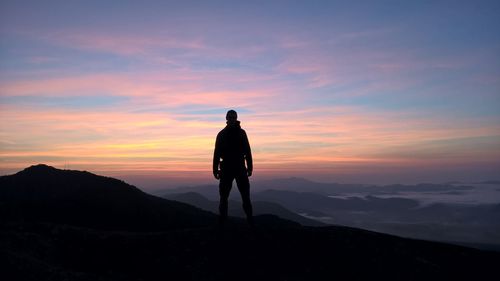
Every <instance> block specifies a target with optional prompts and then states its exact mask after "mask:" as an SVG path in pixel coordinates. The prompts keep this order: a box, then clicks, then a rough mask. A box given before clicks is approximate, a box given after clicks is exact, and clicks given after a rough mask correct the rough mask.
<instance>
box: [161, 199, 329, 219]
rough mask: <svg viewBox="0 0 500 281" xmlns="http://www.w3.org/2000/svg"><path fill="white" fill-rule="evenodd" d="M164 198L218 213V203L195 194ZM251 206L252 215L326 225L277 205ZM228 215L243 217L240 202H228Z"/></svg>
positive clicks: (258, 202)
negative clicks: (272, 216)
mask: <svg viewBox="0 0 500 281" xmlns="http://www.w3.org/2000/svg"><path fill="white" fill-rule="evenodd" d="M235 192H238V191H235ZM164 198H166V199H170V200H175V201H179V202H183V203H187V204H190V205H193V206H196V207H198V208H201V209H203V210H207V211H210V212H213V213H218V212H219V211H218V209H219V202H218V201H211V200H208V199H207V198H206V197H204V196H203V195H201V194H199V193H196V192H186V193H174V194H167V195H165V196H164ZM252 205H253V209H254V215H263V214H272V215H276V216H278V217H280V218H283V219H287V220H291V221H294V222H297V223H300V224H301V225H305V226H325V225H326V224H324V223H322V222H320V221H317V220H313V219H308V218H306V217H304V216H301V215H298V214H297V213H294V212H291V211H289V210H288V209H286V208H284V207H283V206H281V205H279V204H277V203H272V202H266V201H255V200H254V201H253V202H252ZM229 214H230V215H232V216H236V217H245V213H244V212H243V208H242V206H241V202H240V201H234V200H230V201H229Z"/></svg>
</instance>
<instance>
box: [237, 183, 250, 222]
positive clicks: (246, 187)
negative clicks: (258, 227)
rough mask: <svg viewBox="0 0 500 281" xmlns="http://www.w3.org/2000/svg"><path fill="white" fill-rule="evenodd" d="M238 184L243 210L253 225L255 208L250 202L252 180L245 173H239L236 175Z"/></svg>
mask: <svg viewBox="0 0 500 281" xmlns="http://www.w3.org/2000/svg"><path fill="white" fill-rule="evenodd" d="M236 184H237V185H238V190H239V191H240V194H241V200H242V201H243V210H244V211H245V214H246V216H247V221H248V223H249V224H250V225H253V210H252V203H251V202H250V182H249V181H248V176H247V175H245V174H241V175H238V176H237V177H236Z"/></svg>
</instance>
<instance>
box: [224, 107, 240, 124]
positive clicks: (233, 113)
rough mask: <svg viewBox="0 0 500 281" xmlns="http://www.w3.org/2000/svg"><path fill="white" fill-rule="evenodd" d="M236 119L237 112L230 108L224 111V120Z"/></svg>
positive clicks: (232, 120) (231, 120)
mask: <svg viewBox="0 0 500 281" xmlns="http://www.w3.org/2000/svg"><path fill="white" fill-rule="evenodd" d="M236 119H238V113H236V111H234V110H232V109H231V110H229V111H228V112H227V113H226V120H227V121H229V122H235V121H236Z"/></svg>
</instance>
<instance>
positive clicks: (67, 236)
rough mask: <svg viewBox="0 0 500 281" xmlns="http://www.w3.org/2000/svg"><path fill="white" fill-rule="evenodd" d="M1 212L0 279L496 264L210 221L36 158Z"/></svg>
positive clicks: (333, 230) (6, 184)
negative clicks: (222, 226) (222, 225)
mask: <svg viewBox="0 0 500 281" xmlns="http://www.w3.org/2000/svg"><path fill="white" fill-rule="evenodd" d="M34 178H36V180H34ZM89 189H90V190H92V191H91V192H88V191H89ZM67 190H71V192H67ZM46 193H50V195H48V196H44V194H46ZM83 195H85V196H84V198H85V199H83V200H82V199H81V197H82V196H83ZM116 198H119V199H120V200H121V201H124V200H125V202H126V204H123V202H120V203H118V202H116V200H117V199H116ZM64 200H71V202H72V204H62V203H61V202H62V201H64ZM19 206H22V209H20V208H21V207H19ZM106 206H107V207H106ZM94 209H98V210H99V212H95V210H94ZM156 209H158V212H159V214H161V216H158V215H155V214H156V212H155V210H156ZM0 211H2V214H0V215H1V218H2V220H1V222H0V276H2V280H368V279H370V280H457V279H458V280H496V279H497V277H498V276H497V270H496V269H497V267H498V266H499V265H500V254H499V253H495V252H487V251H480V250H476V249H471V248H466V247H460V246H455V245H449V244H444V243H436V242H428V241H421V240H412V239H405V238H399V237H396V236H391V235H386V234H380V233H376V232H370V231H365V230H360V229H356V228H349V227H342V226H330V227H303V226H301V225H299V224H297V223H294V222H291V221H288V220H283V219H280V218H278V217H276V216H271V215H262V216H258V217H256V227H255V228H250V227H248V226H247V225H246V224H245V222H244V221H242V220H241V219H232V220H231V221H230V222H229V223H228V225H226V227H224V228H223V229H221V228H219V227H218V226H217V224H216V221H217V220H216V216H215V215H213V214H210V213H207V212H205V211H202V210H200V209H197V208H194V207H191V206H189V205H187V204H181V203H178V202H173V201H170V200H166V199H161V198H157V197H154V196H150V195H146V194H144V193H142V192H140V191H138V190H136V189H135V188H134V187H132V186H130V185H128V184H126V183H123V182H120V181H116V180H114V179H110V178H104V177H99V176H96V175H93V174H90V173H86V172H78V171H63V170H57V169H54V168H51V167H47V166H35V167H31V168H28V169H26V170H24V171H22V172H20V173H18V174H15V175H12V176H4V177H0ZM68 214H72V215H75V216H77V217H78V218H79V219H78V220H72V219H71V217H72V216H71V215H68ZM162 216H163V217H162ZM162 218H163V219H162ZM179 218H183V220H179ZM94 220H95V221H97V223H93V221H94ZM128 220H130V225H128V224H127V221H128ZM143 221H147V223H143Z"/></svg>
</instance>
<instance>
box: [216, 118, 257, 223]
mask: <svg viewBox="0 0 500 281" xmlns="http://www.w3.org/2000/svg"><path fill="white" fill-rule="evenodd" d="M237 119H238V114H237V113H236V111H234V110H229V111H228V112H227V114H226V120H227V122H226V124H227V125H226V127H225V128H224V129H222V131H220V132H219V134H217V140H216V141H215V150H214V161H213V173H214V177H215V178H216V179H219V180H220V182H219V195H220V204H219V214H220V216H219V220H220V223H221V224H223V223H224V222H225V220H226V218H227V207H228V198H229V193H230V192H231V187H232V185H233V180H234V179H236V184H237V185H238V190H239V191H240V194H241V199H242V200H243V210H244V211H245V214H246V216H247V220H248V223H249V224H250V225H253V217H252V204H251V202H250V182H249V181H248V177H249V176H251V175H252V170H253V163H252V151H251V150H250V144H249V142H248V137H247V134H246V132H245V130H243V129H242V128H241V127H240V121H238V120H237ZM221 159H222V160H221ZM245 161H246V167H245ZM219 166H220V170H219Z"/></svg>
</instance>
